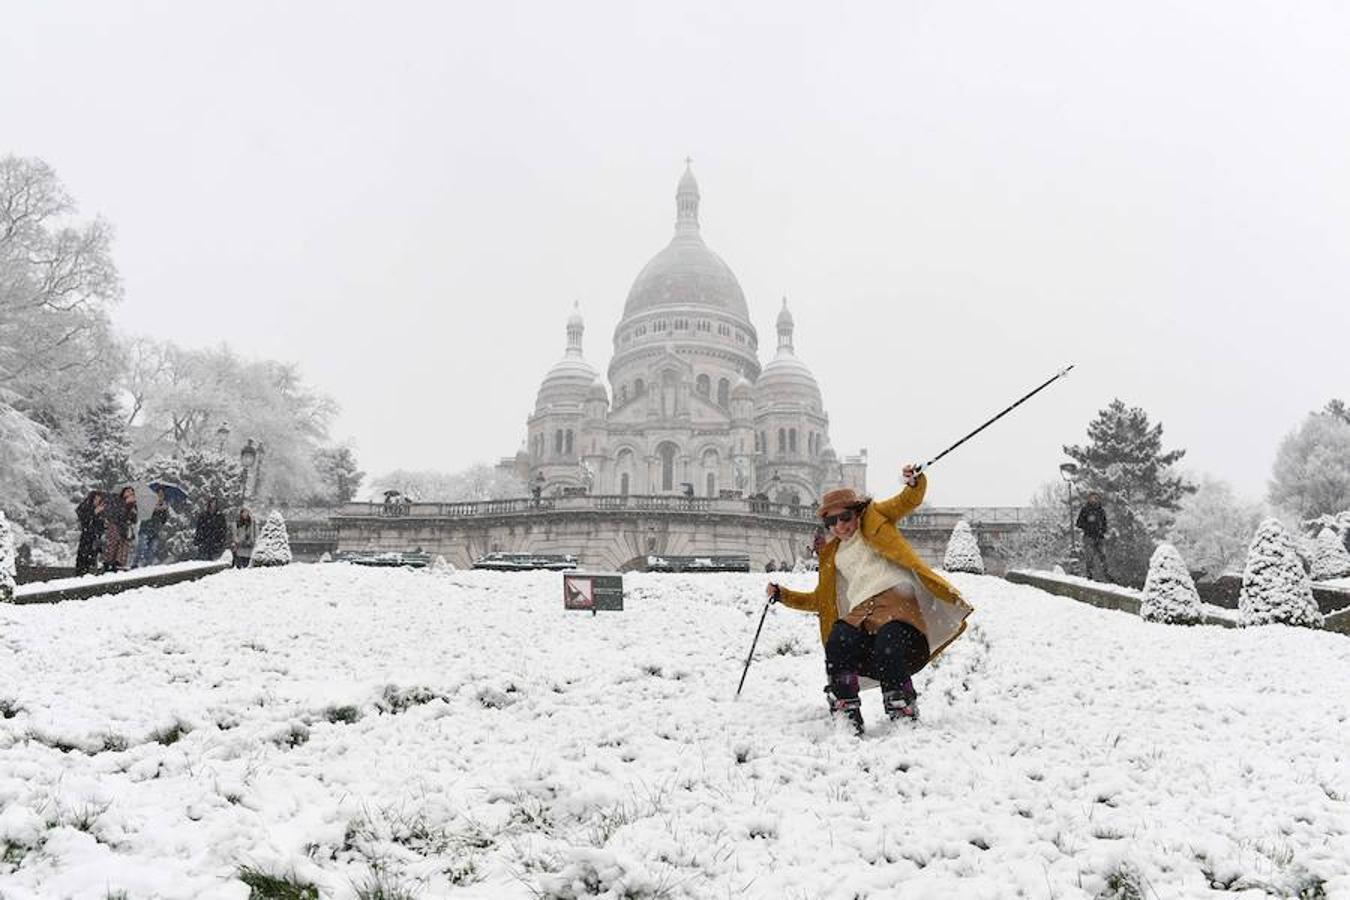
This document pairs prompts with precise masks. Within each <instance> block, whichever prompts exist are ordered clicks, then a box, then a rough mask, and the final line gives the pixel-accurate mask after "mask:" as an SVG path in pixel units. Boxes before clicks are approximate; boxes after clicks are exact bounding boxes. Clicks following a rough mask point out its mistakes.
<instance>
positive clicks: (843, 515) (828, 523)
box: [820, 509, 858, 528]
mask: <svg viewBox="0 0 1350 900" xmlns="http://www.w3.org/2000/svg"><path fill="white" fill-rule="evenodd" d="M857 517H858V513H857V511H855V510H852V509H846V510H844V511H843V512H838V513H835V514H834V515H832V516H823V517H821V520H820V521H821V523H822V524H823V525H824V526H825V527H826V528H833V527H834V523H835V522H843V523H844V524H845V525H847V524H848V523H849V522H852V521H853V520H854V519H856V518H857Z"/></svg>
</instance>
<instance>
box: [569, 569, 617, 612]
mask: <svg viewBox="0 0 1350 900" xmlns="http://www.w3.org/2000/svg"><path fill="white" fill-rule="evenodd" d="M563 609H589V610H590V611H591V612H595V611H597V610H601V609H604V610H620V611H621V610H622V609H623V576H622V575H596V574H593V573H590V572H567V573H564V574H563Z"/></svg>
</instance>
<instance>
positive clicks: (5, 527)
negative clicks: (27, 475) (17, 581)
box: [0, 510, 15, 603]
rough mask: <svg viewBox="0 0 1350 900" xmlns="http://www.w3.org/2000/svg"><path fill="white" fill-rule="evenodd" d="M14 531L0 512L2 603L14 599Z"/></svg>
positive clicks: (0, 583) (0, 601)
mask: <svg viewBox="0 0 1350 900" xmlns="http://www.w3.org/2000/svg"><path fill="white" fill-rule="evenodd" d="M14 575H15V572H14V529H12V528H10V527H9V519H6V518H5V513H4V511H3V510H0V603H8V602H9V601H11V600H13V599H14Z"/></svg>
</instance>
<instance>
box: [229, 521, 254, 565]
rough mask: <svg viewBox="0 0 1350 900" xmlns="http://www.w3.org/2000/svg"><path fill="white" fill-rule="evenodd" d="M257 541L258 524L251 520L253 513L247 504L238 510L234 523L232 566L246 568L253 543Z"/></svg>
mask: <svg viewBox="0 0 1350 900" xmlns="http://www.w3.org/2000/svg"><path fill="white" fill-rule="evenodd" d="M257 542H258V525H257V523H256V522H254V521H253V513H252V512H250V511H249V508H248V507H247V506H245V507H243V508H241V509H240V510H239V518H238V519H236V520H235V523H234V543H233V544H231V545H230V549H231V550H233V551H234V567H235V568H236V569H247V568H248V564H249V562H250V561H251V560H252V559H253V545H254V544H256V543H257Z"/></svg>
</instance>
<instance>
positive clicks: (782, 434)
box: [778, 428, 787, 453]
mask: <svg viewBox="0 0 1350 900" xmlns="http://www.w3.org/2000/svg"><path fill="white" fill-rule="evenodd" d="M778 452H779V453H786V452H787V432H786V431H784V430H783V429H781V428H780V429H778Z"/></svg>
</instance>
